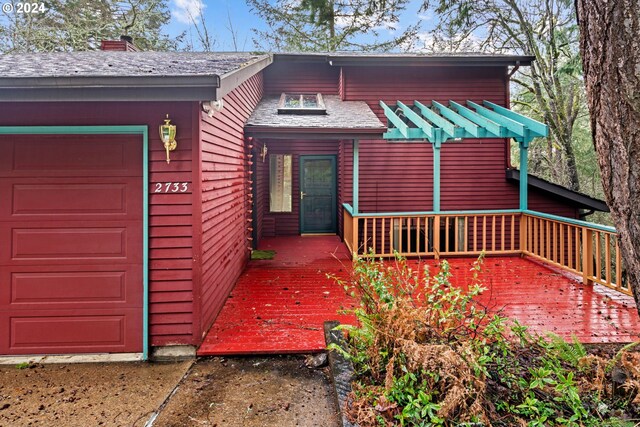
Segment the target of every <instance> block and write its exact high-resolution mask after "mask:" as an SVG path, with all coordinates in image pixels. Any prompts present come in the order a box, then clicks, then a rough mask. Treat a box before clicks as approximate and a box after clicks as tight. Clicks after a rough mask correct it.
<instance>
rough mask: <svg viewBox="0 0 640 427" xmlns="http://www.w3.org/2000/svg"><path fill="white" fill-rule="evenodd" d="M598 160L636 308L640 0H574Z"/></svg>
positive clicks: (639, 298)
mask: <svg viewBox="0 0 640 427" xmlns="http://www.w3.org/2000/svg"><path fill="white" fill-rule="evenodd" d="M576 10H577V12H578V24H579V27H580V51H581V54H582V62H583V66H584V75H585V82H586V90H587V100H588V103H589V109H590V114H591V130H592V133H593V138H594V143H595V148H596V153H597V155H598V164H599V165H600V170H601V172H602V183H603V186H604V192H605V197H606V200H607V204H608V205H609V207H610V209H611V215H612V217H613V220H614V223H615V225H616V228H617V229H618V233H619V241H620V246H621V249H622V258H623V261H624V265H625V268H626V272H627V275H628V278H629V283H630V285H631V288H632V290H633V295H634V298H635V300H636V306H637V307H638V313H640V17H639V14H640V0H613V1H612V0H576Z"/></svg>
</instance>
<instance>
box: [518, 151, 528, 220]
mask: <svg viewBox="0 0 640 427" xmlns="http://www.w3.org/2000/svg"><path fill="white" fill-rule="evenodd" d="M528 152H529V144H527V143H525V142H520V210H523V211H525V210H527V209H529V207H528V200H529V166H528V158H529V155H528Z"/></svg>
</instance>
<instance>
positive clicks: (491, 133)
mask: <svg viewBox="0 0 640 427" xmlns="http://www.w3.org/2000/svg"><path fill="white" fill-rule="evenodd" d="M466 103H467V105H466V106H465V105H462V104H461V103H458V102H455V101H449V107H447V106H445V105H444V104H441V103H439V102H437V101H431V106H430V107H427V106H426V105H424V104H422V103H420V102H419V101H415V100H414V101H413V105H414V107H415V109H414V108H412V107H409V106H407V105H405V104H403V103H402V102H400V101H397V102H396V105H397V108H396V109H395V110H393V109H392V108H390V107H389V106H387V105H386V104H385V103H384V102H382V101H380V106H382V109H383V111H384V113H385V115H386V117H387V119H388V123H389V128H388V129H387V132H385V133H384V134H383V138H384V139H387V140H390V139H392V140H414V141H415V140H427V141H429V142H432V143H436V142H445V141H447V140H449V139H458V138H514V139H516V140H517V141H518V142H521V141H524V142H526V143H528V142H530V141H531V140H532V139H533V138H536V137H540V136H547V135H548V133H549V129H548V127H547V126H546V125H545V124H543V123H540V122H537V121H535V120H533V119H530V118H528V117H525V116H523V115H521V114H518V113H514V112H513V111H511V110H509V109H508V108H504V107H501V106H499V105H497V104H494V103H492V102H489V101H483V105H480V104H477V103H475V102H472V101H467V102H466ZM487 107H491V109H489V108H487ZM472 108H473V109H475V111H474V110H473V109H472ZM416 109H417V110H416ZM401 115H403V116H404V117H403V118H402V117H400V116H401Z"/></svg>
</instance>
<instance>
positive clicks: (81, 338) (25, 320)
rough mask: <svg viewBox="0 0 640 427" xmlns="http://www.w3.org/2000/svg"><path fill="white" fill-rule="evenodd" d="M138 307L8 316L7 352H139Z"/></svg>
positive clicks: (42, 312)
mask: <svg viewBox="0 0 640 427" xmlns="http://www.w3.org/2000/svg"><path fill="white" fill-rule="evenodd" d="M141 323H142V316H141V314H140V312H139V310H136V309H128V310H122V311H121V312H119V313H117V314H114V313H109V312H107V311H103V313H99V312H96V311H95V310H94V311H93V312H92V313H86V314H83V313H77V312H74V311H64V310H55V311H45V310H43V311H41V312H39V313H38V315H37V316H21V315H20V313H18V314H12V315H11V316H7V321H6V322H5V324H6V325H7V328H6V329H7V332H8V334H7V335H5V336H6V337H7V338H8V339H7V341H8V342H7V344H8V353H9V354H37V353H65V352H78V353H84V352H135V351H140V334H139V333H138V334H136V333H132V331H134V330H135V329H136V328H137V326H138V325H140V324H141Z"/></svg>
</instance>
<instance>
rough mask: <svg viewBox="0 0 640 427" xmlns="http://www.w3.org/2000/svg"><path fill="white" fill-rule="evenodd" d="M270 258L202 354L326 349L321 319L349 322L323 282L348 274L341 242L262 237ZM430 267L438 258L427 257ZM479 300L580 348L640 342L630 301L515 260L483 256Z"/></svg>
mask: <svg viewBox="0 0 640 427" xmlns="http://www.w3.org/2000/svg"><path fill="white" fill-rule="evenodd" d="M261 249H273V250H276V251H277V254H276V256H275V259H273V260H269V261H251V262H250V264H249V266H248V267H247V269H246V270H245V272H244V273H243V274H242V276H241V277H240V279H239V281H238V283H237V285H236V287H235V289H234V290H233V292H232V294H231V296H230V297H229V299H228V300H227V302H226V304H225V306H224V308H223V309H222V311H221V313H220V315H219V316H218V318H217V320H216V322H215V323H214V325H213V327H212V328H211V330H210V331H209V333H208V335H207V337H206V338H205V340H204V342H203V344H202V345H201V347H200V349H199V350H198V354H199V355H231V354H258V353H303V352H314V351H320V350H323V349H324V348H325V342H324V334H323V330H322V325H323V322H324V321H326V320H339V321H342V322H348V321H352V320H353V319H352V318H351V317H349V316H346V315H339V314H337V311H338V310H339V309H340V308H341V307H343V306H350V305H351V304H352V301H351V300H350V299H349V298H348V297H347V296H346V295H345V293H344V291H343V289H342V288H341V287H340V286H338V285H337V284H335V283H334V282H333V281H332V280H331V279H328V278H327V277H326V275H327V273H333V274H336V275H346V274H347V272H348V269H349V267H350V261H349V256H348V254H347V252H346V249H345V247H344V246H343V245H342V243H340V240H339V238H338V237H335V236H329V237H326V236H322V237H317V236H315V237H279V238H272V239H263V242H262V244H261ZM473 261H474V260H473V259H470V258H457V259H450V260H449V262H450V264H451V271H452V273H453V278H452V282H453V283H454V284H460V285H462V284H466V283H468V282H469V281H470V277H471V272H470V267H471V264H472V263H473ZM428 262H429V264H430V265H433V264H435V261H433V260H429V261H428ZM482 278H483V283H484V286H485V287H486V288H488V290H487V291H486V292H485V293H484V295H483V297H482V303H484V304H486V305H488V306H489V307H490V308H491V309H492V310H494V311H497V310H501V312H502V315H504V316H507V317H512V318H516V319H518V320H519V321H520V322H521V323H523V324H525V325H528V326H529V327H530V330H532V331H534V332H539V333H543V332H545V331H551V332H554V333H556V334H558V335H561V336H564V337H567V338H569V337H571V335H572V334H575V335H576V336H577V337H578V338H579V339H580V340H581V341H582V342H585V343H603V342H630V341H635V340H637V339H638V338H639V337H640V319H639V318H638V314H637V312H636V309H635V305H634V302H633V299H632V298H630V297H627V296H624V295H620V294H617V293H615V292H613V291H609V290H608V289H606V288H603V287H601V286H595V287H586V286H583V285H581V284H579V283H577V282H575V281H574V280H572V279H570V278H569V277H567V276H565V275H563V274H560V273H558V272H555V271H553V270H551V269H548V268H547V267H545V266H544V265H541V264H539V263H537V262H533V261H531V260H529V259H522V258H519V257H504V258H487V259H486V260H485V264H484V268H483V273H482Z"/></svg>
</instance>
